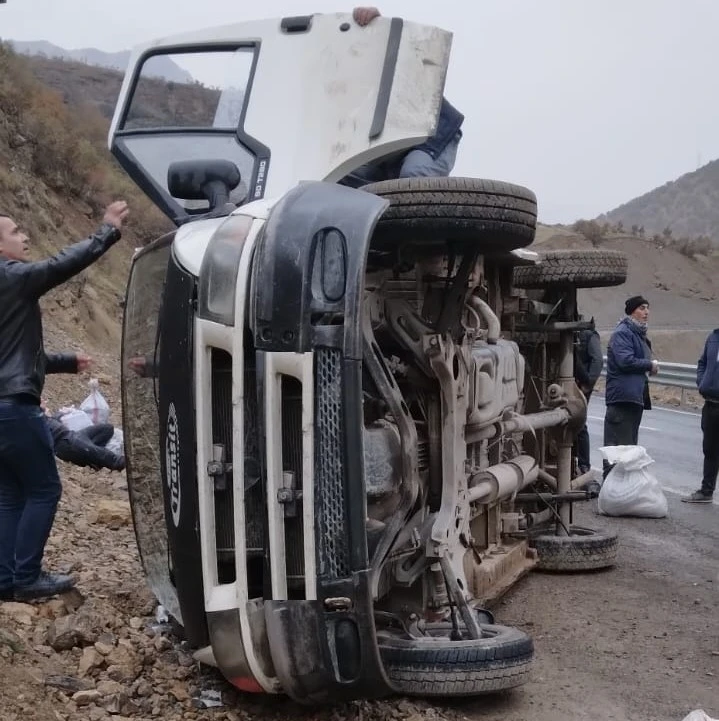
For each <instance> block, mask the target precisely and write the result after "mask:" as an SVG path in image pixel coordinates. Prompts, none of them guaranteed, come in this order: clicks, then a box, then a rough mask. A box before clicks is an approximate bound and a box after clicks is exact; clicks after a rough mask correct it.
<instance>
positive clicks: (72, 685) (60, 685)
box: [45, 676, 92, 694]
mask: <svg viewBox="0 0 719 721" xmlns="http://www.w3.org/2000/svg"><path fill="white" fill-rule="evenodd" d="M45 685H46V686H50V687H51V688H57V689H60V690H61V691H65V692H67V693H72V694H74V693H77V692H78V691H88V690H89V689H91V688H92V683H90V682H89V681H85V680H82V679H79V678H74V677H73V676H46V677H45Z"/></svg>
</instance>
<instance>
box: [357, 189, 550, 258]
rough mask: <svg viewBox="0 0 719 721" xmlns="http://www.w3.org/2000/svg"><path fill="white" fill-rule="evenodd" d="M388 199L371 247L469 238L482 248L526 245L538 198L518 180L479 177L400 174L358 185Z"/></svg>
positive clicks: (487, 250)
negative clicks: (427, 176) (433, 176)
mask: <svg viewBox="0 0 719 721" xmlns="http://www.w3.org/2000/svg"><path fill="white" fill-rule="evenodd" d="M361 189H362V190H364V191H366V192H368V193H374V194H375V195H379V196H380V197H382V198H386V199H387V200H389V202H390V206H389V208H388V209H387V210H386V211H385V213H384V215H383V216H382V217H381V218H380V220H379V223H378V224H377V230H376V231H375V235H374V242H373V247H375V248H378V249H389V248H392V247H396V246H397V245H398V244H402V243H406V242H410V243H412V244H429V245H435V244H440V243H441V244H444V243H446V242H447V241H468V242H470V243H472V244H473V245H475V244H476V245H478V246H479V247H480V249H481V252H483V253H501V252H507V251H510V250H515V249H516V248H524V247H525V246H527V245H529V244H530V243H531V242H532V241H533V240H534V231H535V228H536V225H537V198H536V196H535V195H534V193H533V192H532V191H531V190H528V189H527V188H523V187H522V186H520V185H512V184H510V183H502V182H500V181H497V180H481V179H479V178H399V179H397V180H385V181H382V182H381V183H371V184H369V185H365V186H363V187H362V188H361Z"/></svg>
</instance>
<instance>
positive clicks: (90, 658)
mask: <svg viewBox="0 0 719 721" xmlns="http://www.w3.org/2000/svg"><path fill="white" fill-rule="evenodd" d="M104 662H105V658H104V657H103V656H101V655H100V654H99V653H98V652H97V651H96V650H95V648H94V647H93V646H88V647H87V648H84V649H83V650H82V657H81V658H80V663H79V664H78V675H79V676H80V678H82V677H83V676H86V675H87V674H88V672H90V671H92V669H94V668H99V667H100V666H102V664H103V663H104Z"/></svg>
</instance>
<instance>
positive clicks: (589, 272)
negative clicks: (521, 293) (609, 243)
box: [514, 250, 628, 288]
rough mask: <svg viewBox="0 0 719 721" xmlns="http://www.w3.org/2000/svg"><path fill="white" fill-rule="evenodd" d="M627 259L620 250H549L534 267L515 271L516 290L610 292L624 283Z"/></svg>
mask: <svg viewBox="0 0 719 721" xmlns="http://www.w3.org/2000/svg"><path fill="white" fill-rule="evenodd" d="M627 268H628V262H627V256H626V255H625V254H624V253H622V252H621V251H619V250H550V251H547V252H546V253H542V255H541V260H540V262H539V263H538V264H537V265H523V266H519V267H516V268H515V269H514V285H515V287H517V288H546V287H547V286H573V287H575V288H609V287H611V286H615V285H621V284H622V283H624V282H625V281H626V280H627Z"/></svg>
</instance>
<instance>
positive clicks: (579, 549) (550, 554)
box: [530, 526, 619, 571]
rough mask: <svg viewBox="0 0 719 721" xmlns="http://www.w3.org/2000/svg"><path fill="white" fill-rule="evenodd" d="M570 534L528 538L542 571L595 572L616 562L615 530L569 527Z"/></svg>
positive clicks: (617, 546) (548, 534)
mask: <svg viewBox="0 0 719 721" xmlns="http://www.w3.org/2000/svg"><path fill="white" fill-rule="evenodd" d="M569 533H570V535H569V536H556V535H554V534H552V533H541V534H539V535H536V536H534V537H530V543H531V545H533V546H534V548H535V549H536V551H537V555H538V556H539V562H538V564H537V568H539V569H540V570H542V571H595V570H598V569H600V568H610V567H611V566H613V565H614V564H615V563H616V561H617V549H618V548H619V539H618V538H617V534H616V533H606V532H604V531H594V530H592V529H591V528H582V527H581V526H570V527H569Z"/></svg>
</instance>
